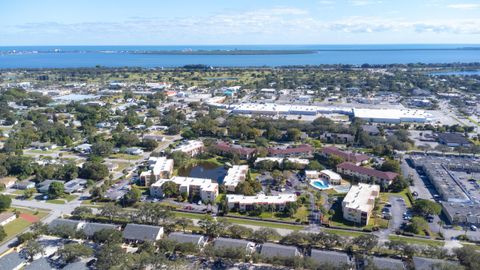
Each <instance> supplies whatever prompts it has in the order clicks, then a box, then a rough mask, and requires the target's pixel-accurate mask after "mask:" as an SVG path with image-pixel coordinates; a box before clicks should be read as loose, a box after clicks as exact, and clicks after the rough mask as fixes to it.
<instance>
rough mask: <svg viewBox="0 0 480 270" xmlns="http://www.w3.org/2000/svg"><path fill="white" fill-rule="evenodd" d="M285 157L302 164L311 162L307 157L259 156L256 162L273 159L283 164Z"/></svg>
mask: <svg viewBox="0 0 480 270" xmlns="http://www.w3.org/2000/svg"><path fill="white" fill-rule="evenodd" d="M284 159H286V160H288V161H290V162H292V163H296V164H301V165H308V163H310V161H309V160H308V159H305V158H292V157H289V158H281V157H259V158H257V159H256V160H255V164H257V163H259V162H262V161H273V162H277V163H278V164H282V163H283V160H284Z"/></svg>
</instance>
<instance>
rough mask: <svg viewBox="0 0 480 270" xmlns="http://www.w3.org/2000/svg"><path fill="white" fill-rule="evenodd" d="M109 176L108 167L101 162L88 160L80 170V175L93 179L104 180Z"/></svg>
mask: <svg viewBox="0 0 480 270" xmlns="http://www.w3.org/2000/svg"><path fill="white" fill-rule="evenodd" d="M107 176H108V167H107V166H106V165H105V164H102V163H100V162H92V161H87V162H85V163H84V164H83V167H82V169H81V170H80V177H81V178H84V179H92V180H95V181H99V180H102V179H104V178H106V177H107Z"/></svg>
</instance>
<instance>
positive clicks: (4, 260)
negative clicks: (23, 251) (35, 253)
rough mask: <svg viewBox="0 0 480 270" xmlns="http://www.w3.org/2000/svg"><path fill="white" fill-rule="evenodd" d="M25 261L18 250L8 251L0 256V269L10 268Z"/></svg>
mask: <svg viewBox="0 0 480 270" xmlns="http://www.w3.org/2000/svg"><path fill="white" fill-rule="evenodd" d="M23 263H25V260H24V259H22V258H21V257H20V254H18V252H12V253H9V254H7V255H5V256H3V257H1V258H0V270H11V269H14V268H16V267H18V266H19V265H21V264H23Z"/></svg>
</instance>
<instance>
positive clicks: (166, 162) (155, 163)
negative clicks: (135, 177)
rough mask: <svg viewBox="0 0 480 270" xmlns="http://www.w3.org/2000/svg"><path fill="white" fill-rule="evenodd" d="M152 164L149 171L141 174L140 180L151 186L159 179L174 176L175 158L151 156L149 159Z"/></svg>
mask: <svg viewBox="0 0 480 270" xmlns="http://www.w3.org/2000/svg"><path fill="white" fill-rule="evenodd" d="M148 161H149V163H151V164H150V166H149V168H150V169H149V170H148V171H144V172H142V173H141V174H140V181H141V182H142V183H143V184H144V185H145V186H149V185H151V184H153V182H155V181H157V180H158V179H161V178H163V179H167V178H170V177H171V176H172V172H173V159H167V158H166V157H150V158H149V159H148Z"/></svg>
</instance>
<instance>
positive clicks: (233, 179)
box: [223, 165, 248, 192]
mask: <svg viewBox="0 0 480 270" xmlns="http://www.w3.org/2000/svg"><path fill="white" fill-rule="evenodd" d="M247 173H248V165H234V166H233V167H232V168H230V169H228V172H227V175H226V176H225V178H224V179H223V184H224V185H225V187H226V188H227V190H228V191H232V192H233V191H235V188H236V187H237V185H238V184H239V183H240V182H243V181H245V178H246V176H247Z"/></svg>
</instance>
